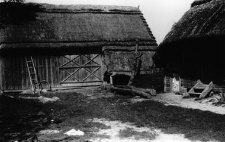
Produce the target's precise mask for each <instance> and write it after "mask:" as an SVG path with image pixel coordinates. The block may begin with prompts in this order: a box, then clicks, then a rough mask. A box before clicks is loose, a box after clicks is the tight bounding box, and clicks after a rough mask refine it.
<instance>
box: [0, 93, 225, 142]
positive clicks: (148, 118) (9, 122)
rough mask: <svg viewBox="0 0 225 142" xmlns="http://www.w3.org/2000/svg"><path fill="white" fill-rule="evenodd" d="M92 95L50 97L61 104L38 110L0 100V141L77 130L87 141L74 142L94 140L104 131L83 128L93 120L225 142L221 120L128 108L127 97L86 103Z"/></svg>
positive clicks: (150, 104)
mask: <svg viewBox="0 0 225 142" xmlns="http://www.w3.org/2000/svg"><path fill="white" fill-rule="evenodd" d="M90 93H92V96H93V95H98V94H99V93H100V92H88V93H86V94H85V93H84V94H83V95H82V94H80V93H75V92H61V93H60V92H55V93H51V94H46V95H47V96H48V97H51V96H57V97H59V98H60V101H58V102H56V103H54V104H39V103H33V102H29V101H28V102H27V101H24V100H12V99H9V98H2V97H1V98H0V127H1V128H3V129H0V134H1V135H0V140H1V141H10V140H16V139H21V140H25V139H28V138H31V137H32V136H33V135H36V134H38V132H39V131H40V130H44V129H58V130H62V131H63V132H64V131H67V130H70V129H71V128H76V129H80V130H82V131H84V132H85V138H80V139H79V138H77V140H79V141H85V139H89V138H92V137H95V136H94V134H93V132H96V131H98V129H99V128H101V129H107V127H106V126H103V125H102V124H98V123H87V120H88V119H93V118H105V119H108V120H111V121H115V120H117V121H122V122H124V123H125V122H130V123H133V124H135V125H136V126H137V127H143V126H144V127H149V128H151V127H154V128H155V129H160V130H161V131H162V132H163V133H166V134H184V135H185V137H186V138H188V139H190V140H200V141H209V140H217V141H220V142H222V141H224V140H225V135H224V133H225V130H224V127H225V121H224V120H225V116H223V115H219V114H214V113H211V112H204V111H199V110H192V109H185V108H180V107H176V106H165V105H163V104H162V103H159V102H154V101H151V100H148V101H144V102H139V103H131V102H130V101H129V100H130V96H129V95H127V96H120V95H115V96H114V97H108V98H107V97H102V98H101V97H96V98H97V99H90V97H89V96H90ZM107 94H108V92H107V91H104V93H102V95H105V96H107ZM51 120H54V121H53V122H52V121H51ZM96 128H98V129H96ZM127 131H129V130H127ZM139 135H145V134H139ZM104 137H107V136H104ZM121 137H130V134H129V133H127V132H125V131H123V132H121ZM65 139H66V138H65ZM65 139H64V140H65ZM45 140H49V137H42V141H45ZM60 140H62V139H60Z"/></svg>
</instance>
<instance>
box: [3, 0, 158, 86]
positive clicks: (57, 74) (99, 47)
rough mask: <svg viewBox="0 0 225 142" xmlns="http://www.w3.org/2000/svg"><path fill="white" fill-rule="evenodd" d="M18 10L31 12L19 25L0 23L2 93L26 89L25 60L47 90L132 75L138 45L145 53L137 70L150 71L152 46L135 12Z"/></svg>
mask: <svg viewBox="0 0 225 142" xmlns="http://www.w3.org/2000/svg"><path fill="white" fill-rule="evenodd" d="M0 5H3V3H0ZM19 5H20V6H22V7H23V6H24V5H25V6H26V7H30V6H31V7H35V10H33V11H31V13H30V14H28V15H29V16H30V17H29V19H26V18H25V19H24V18H17V20H21V21H19V22H17V21H15V19H14V20H11V21H10V20H9V22H8V23H7V22H2V21H4V20H5V19H0V20H2V21H1V23H0V89H1V90H16V89H17V90H20V89H27V88H30V82H29V76H28V71H27V68H26V62H25V59H24V57H25V56H33V59H34V62H35V66H36V68H37V72H38V75H39V77H40V80H47V81H48V82H49V83H50V84H51V85H52V87H61V86H89V85H101V84H102V82H103V78H104V73H105V72H106V71H107V72H120V73H121V72H122V73H123V72H125V73H126V72H128V73H129V72H130V71H131V70H130V65H129V63H130V58H132V53H133V52H134V50H135V47H136V42H137V40H138V45H139V48H138V50H139V51H140V52H142V53H144V55H143V57H142V60H143V63H142V68H141V70H142V72H147V71H150V70H151V66H152V65H153V62H152V56H153V54H154V52H155V50H156V47H157V44H156V41H155V38H154V36H153V35H152V32H151V30H150V28H149V27H148V24H147V23H146V20H145V19H144V17H143V14H142V13H141V11H140V10H139V9H138V8H135V7H120V6H93V5H68V6H64V5H49V4H41V5H40V4H19ZM15 7H17V6H15ZM1 8H4V6H1ZM23 9H24V8H23ZM23 9H22V8H21V9H20V10H23ZM26 10H31V9H29V8H27V9H26ZM18 12H19V11H18ZM23 12H24V11H23ZM25 13H26V12H24V14H25ZM11 14H12V12H11ZM6 15H7V14H6ZM12 15H13V16H14V17H15V18H16V17H17V16H15V13H13V14H12ZM18 16H21V15H18ZM32 16H33V17H32ZM6 17H7V16H6ZM22 17H23V16H22ZM8 18H10V17H8ZM10 22H11V23H10Z"/></svg>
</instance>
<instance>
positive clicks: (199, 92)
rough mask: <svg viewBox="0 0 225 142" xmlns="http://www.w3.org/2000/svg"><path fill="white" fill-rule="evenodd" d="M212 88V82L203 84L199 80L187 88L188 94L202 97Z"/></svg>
mask: <svg viewBox="0 0 225 142" xmlns="http://www.w3.org/2000/svg"><path fill="white" fill-rule="evenodd" d="M212 89H213V82H210V83H209V84H203V83H202V82H201V81H200V80H198V81H197V83H196V84H195V86H193V87H192V88H191V90H189V92H188V94H189V95H190V96H194V97H199V98H204V97H205V96H206V95H207V94H208V93H209V92H210V91H211V90H212Z"/></svg>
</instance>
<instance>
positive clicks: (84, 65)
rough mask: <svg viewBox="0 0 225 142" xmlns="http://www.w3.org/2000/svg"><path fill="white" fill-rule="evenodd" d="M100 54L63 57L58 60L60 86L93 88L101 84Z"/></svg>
mask: <svg viewBox="0 0 225 142" xmlns="http://www.w3.org/2000/svg"><path fill="white" fill-rule="evenodd" d="M101 65H102V60H101V55H100V54H82V55H65V56H62V57H61V58H60V67H59V71H60V79H61V81H60V84H61V85H62V86H94V85H101V84H102V73H101Z"/></svg>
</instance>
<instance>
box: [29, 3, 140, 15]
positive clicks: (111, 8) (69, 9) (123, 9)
mask: <svg viewBox="0 0 225 142" xmlns="http://www.w3.org/2000/svg"><path fill="white" fill-rule="evenodd" d="M26 4H28V5H37V6H39V8H40V10H39V11H40V12H49V13H58V12H65V13H99V12H100V13H140V10H139V8H138V7H133V6H116V5H81V4H78V5H75V4H73V5H55V4H47V3H42V4H41V3H26Z"/></svg>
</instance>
